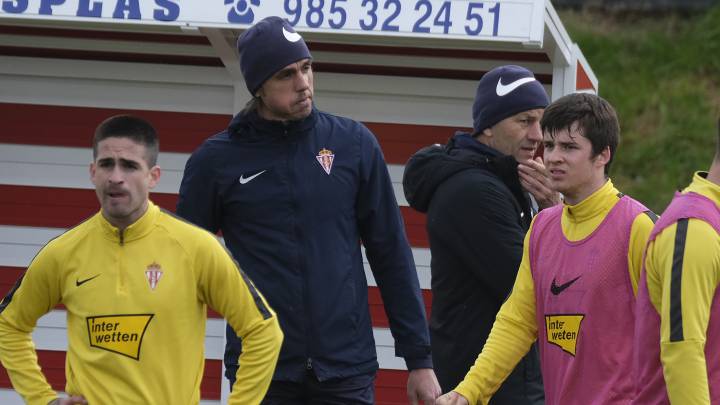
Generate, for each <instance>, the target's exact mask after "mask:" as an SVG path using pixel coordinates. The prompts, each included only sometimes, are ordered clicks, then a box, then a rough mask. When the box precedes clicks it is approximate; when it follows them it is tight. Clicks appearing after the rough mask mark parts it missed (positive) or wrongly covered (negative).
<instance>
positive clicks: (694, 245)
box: [645, 172, 720, 404]
mask: <svg viewBox="0 0 720 405" xmlns="http://www.w3.org/2000/svg"><path fill="white" fill-rule="evenodd" d="M706 176H707V173H700V172H698V173H695V176H694V177H693V181H692V183H691V184H690V186H688V187H687V188H686V189H685V190H683V193H687V192H694V193H697V194H700V195H702V196H704V197H707V198H708V199H710V200H711V201H713V202H714V203H715V204H716V205H717V206H719V207H720V186H718V185H717V184H715V183H712V182H710V181H708V180H707V179H706V178H705V177H706ZM677 230H678V227H677V222H676V223H674V224H672V225H670V226H668V227H667V228H665V229H664V230H662V231H661V232H660V233H659V234H658V235H657V236H656V237H655V239H654V240H653V241H652V242H650V243H649V244H648V248H647V256H646V260H645V269H646V270H645V271H646V275H647V287H648V294H649V297H650V302H651V304H652V305H653V307H655V310H657V312H658V313H659V314H660V325H661V326H660V358H661V360H662V364H663V374H664V376H665V381H666V385H667V392H668V396H669V397H670V402H671V403H673V404H676V403H677V404H709V403H710V402H711V398H710V387H709V383H708V364H707V363H706V342H707V337H708V336H707V332H708V329H709V328H708V325H709V323H710V315H711V309H712V304H713V299H714V298H715V295H716V294H717V291H718V287H719V286H720V235H718V233H717V232H716V231H715V229H714V228H713V227H712V225H710V224H708V223H707V222H705V221H703V220H700V219H696V218H690V219H689V220H688V222H687V233H686V234H685V235H684V236H685V237H684V238H677V237H676V234H677V232H676V231H677ZM676 287H677V289H676V290H675V291H674V292H673V288H676ZM673 294H674V296H672V295H673ZM673 307H674V308H673ZM671 308H673V309H676V311H675V312H676V317H673V316H672V313H673V311H671ZM678 315H679V316H678ZM678 323H679V324H678ZM676 326H677V327H679V330H681V331H682V338H681V339H677V338H675V339H673V338H671V333H672V330H673V329H674V328H676ZM651 343H653V342H648V344H651ZM654 344H657V342H655V343H654ZM714 399H715V398H714Z"/></svg>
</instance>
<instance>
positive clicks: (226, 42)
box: [200, 27, 250, 113]
mask: <svg viewBox="0 0 720 405" xmlns="http://www.w3.org/2000/svg"><path fill="white" fill-rule="evenodd" d="M200 32H201V33H202V34H203V35H205V36H206V37H207V39H208V40H209V41H210V45H212V47H213V49H214V50H215V52H217V56H218V57H219V58H220V60H221V61H222V63H223V65H225V69H226V70H227V71H228V74H229V75H230V78H231V79H232V84H233V90H234V91H233V94H234V96H233V113H237V112H239V111H240V110H242V109H243V107H245V104H246V103H247V102H248V100H249V99H250V95H249V94H248V91H247V89H246V88H245V80H244V79H243V76H242V72H241V71H240V61H239V59H238V54H237V50H236V48H235V46H234V45H233V44H234V43H235V40H236V39H237V38H229V37H227V36H226V35H225V34H226V33H227V32H232V31H228V30H222V29H218V28H204V27H201V28H200Z"/></svg>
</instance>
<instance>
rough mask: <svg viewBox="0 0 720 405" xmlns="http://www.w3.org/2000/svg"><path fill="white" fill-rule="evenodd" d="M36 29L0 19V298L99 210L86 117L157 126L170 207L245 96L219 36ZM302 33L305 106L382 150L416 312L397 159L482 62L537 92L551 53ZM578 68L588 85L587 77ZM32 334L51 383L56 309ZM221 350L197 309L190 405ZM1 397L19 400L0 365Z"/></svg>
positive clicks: (390, 393) (60, 337) (464, 117)
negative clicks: (526, 76)
mask: <svg viewBox="0 0 720 405" xmlns="http://www.w3.org/2000/svg"><path fill="white" fill-rule="evenodd" d="M553 12H554V11H553ZM1 24H4V25H1ZM39 24H40V23H37V22H32V21H21V22H17V23H13V22H8V21H2V22H0V123H1V124H0V290H1V291H0V294H2V295H4V293H5V292H6V291H8V290H9V289H10V288H11V287H12V285H13V284H14V282H15V280H16V279H17V278H18V277H19V276H20V275H21V274H22V272H23V271H24V270H25V268H26V267H27V265H28V264H29V263H30V261H31V260H32V258H33V257H34V255H35V254H36V253H37V251H38V250H39V249H40V248H41V247H42V246H43V245H44V244H45V243H46V242H47V241H48V240H50V239H51V238H53V237H54V236H56V235H58V234H60V233H62V232H64V230H66V229H68V228H70V227H72V226H74V225H75V224H77V223H78V222H80V221H82V220H83V219H85V218H87V217H89V216H90V215H92V214H93V213H94V212H96V211H97V210H98V208H99V205H98V203H97V200H96V198H95V195H94V192H93V190H92V184H91V183H90V180H89V174H88V166H89V163H90V161H91V160H92V151H91V148H90V144H91V139H92V134H93V132H94V129H95V127H96V126H97V124H98V123H100V122H101V121H102V120H104V119H105V118H107V117H109V116H111V115H114V114H118V113H132V114H135V115H138V116H141V117H144V118H146V119H148V120H149V121H150V122H152V123H153V125H154V126H155V127H156V128H157V129H158V131H159V134H160V144H161V154H160V158H159V164H160V166H161V168H162V169H163V176H162V179H161V181H160V184H159V186H158V187H157V188H156V190H155V191H156V192H154V193H153V194H152V195H151V198H152V199H153V200H154V201H155V202H156V203H157V204H159V205H160V206H162V207H164V208H166V209H168V210H170V211H174V209H175V203H176V200H177V192H178V188H179V183H180V180H181V178H182V171H183V168H184V165H185V161H186V160H187V158H188V156H189V154H190V153H191V152H192V151H193V150H194V149H195V148H196V147H197V146H198V145H199V144H200V143H201V142H202V141H203V140H204V139H205V138H206V137H208V136H209V135H211V134H214V133H216V132H218V131H220V130H222V129H223V128H225V126H226V125H227V123H228V122H229V120H230V118H231V116H232V114H233V113H235V112H236V110H238V106H239V105H242V104H243V103H244V101H245V100H246V99H247V98H248V95H247V94H246V93H244V92H243V91H244V90H243V89H242V86H237V85H236V86H233V77H232V76H233V69H232V63H233V61H232V56H231V55H229V54H227V53H226V54H224V55H223V50H222V48H223V46H220V47H218V44H217V41H220V42H225V45H227V44H228V43H232V40H233V38H231V37H230V36H226V37H223V36H222V35H220V34H218V33H217V32H215V33H214V34H213V33H210V34H208V35H207V36H203V35H200V34H202V32H198V31H192V32H187V33H177V32H175V33H173V34H169V33H167V32H163V31H160V30H155V31H148V30H150V29H151V28H148V27H144V28H142V27H141V28H137V27H132V28H130V27H126V26H124V27H123V26H117V27H115V26H113V27H110V26H108V27H104V26H92V27H87V26H82V25H80V24H77V23H76V24H75V25H69V24H70V23H53V24H52V25H50V24H49V23H48V24H45V25H39ZM142 30H145V31H142ZM213 35H214V36H213ZM218 35H220V36H219V37H218ZM223 35H227V34H223ZM308 39H309V42H310V49H311V52H312V53H313V56H314V67H315V90H316V91H315V100H316V104H317V106H318V107H319V108H320V109H323V110H326V111H328V112H331V113H335V114H339V115H344V116H348V117H351V118H354V119H357V120H360V121H362V122H364V123H365V124H366V125H367V126H368V127H369V128H370V129H371V130H372V131H373V132H374V133H375V134H376V136H377V138H378V140H379V142H380V145H381V146H382V149H383V152H384V154H385V158H386V161H387V163H388V168H389V171H390V175H391V177H392V180H393V183H394V186H395V187H394V190H395V195H396V198H397V201H398V205H399V206H400V210H401V212H402V215H403V218H404V220H405V228H406V232H407V235H408V238H409V240H410V242H411V245H412V249H413V254H414V257H415V262H416V264H417V272H418V277H419V279H420V286H421V287H422V289H423V295H424V298H425V303H426V307H427V309H428V314H429V310H430V301H431V294H430V251H429V249H428V241H427V235H426V233H425V218H424V216H423V215H421V214H419V213H417V212H415V211H413V210H412V209H410V208H409V207H408V206H407V201H406V200H405V198H404V196H403V193H402V185H401V180H402V173H403V167H404V163H405V162H406V161H407V159H408V158H409V157H410V155H411V154H412V153H413V152H415V151H416V150H418V149H419V148H421V147H423V146H426V145H428V144H431V143H444V142H445V141H446V140H447V139H448V138H449V137H450V136H451V135H452V134H453V133H454V132H455V130H456V129H459V128H467V127H469V126H471V123H472V120H471V112H470V110H471V105H472V100H473V96H474V92H475V86H476V83H477V80H478V79H479V78H480V77H481V76H482V75H483V74H484V73H485V72H486V71H487V70H489V69H491V68H492V67H495V66H498V65H502V64H508V63H514V64H521V65H524V66H526V67H528V68H530V69H531V70H533V71H534V72H535V74H536V76H537V77H538V79H539V80H540V81H541V82H543V83H544V84H545V85H546V88H547V89H548V91H551V90H552V91H556V90H557V89H560V90H562V89H563V88H564V87H562V86H563V84H562V83H560V82H559V81H558V80H555V79H554V77H556V76H557V72H558V67H557V66H554V63H553V61H552V60H551V59H556V58H557V57H556V56H553V58H550V57H549V56H548V55H549V54H552V53H553V52H551V51H548V50H545V51H543V50H539V49H535V50H526V49H523V48H521V47H511V49H505V50H503V49H502V47H500V46H497V45H494V46H493V47H492V48H490V49H484V50H483V49H445V48H438V47H436V48H432V49H431V48H419V47H410V46H398V45H397V44H395V45H393V46H387V45H382V44H381V43H378V41H375V42H374V43H343V42H329V41H327V40H320V39H316V38H312V36H311V35H308ZM226 50H227V48H226ZM555 65H556V64H555ZM565 76H567V75H565ZM590 76H591V79H594V76H592V74H591V72H590ZM563 80H565V79H563ZM583 83H584V82H583ZM591 84H592V83H591ZM594 86H595V88H596V87H597V81H596V80H595V83H594ZM239 88H240V90H239ZM554 98H556V97H554ZM366 275H367V279H368V284H369V286H370V287H369V297H370V298H369V302H368V305H369V307H370V311H371V314H372V319H373V330H374V334H375V338H376V343H377V351H378V361H379V363H380V368H381V370H380V372H379V374H378V378H377V382H376V387H377V403H378V404H403V403H406V401H407V400H406V395H405V382H406V379H407V371H406V369H405V364H404V361H403V360H402V359H401V358H397V357H395V355H394V348H393V339H392V337H391V335H390V332H389V329H388V322H387V319H386V316H385V313H384V309H383V306H382V300H381V298H380V295H379V292H378V290H377V287H376V283H375V280H374V278H373V277H372V273H371V271H370V269H369V267H367V266H366ZM33 338H34V340H35V342H36V347H37V350H38V354H39V359H40V363H41V366H42V367H43V370H44V372H45V374H46V376H47V377H48V379H49V381H50V383H51V384H52V386H53V388H54V389H56V390H59V391H62V390H63V389H64V382H65V377H64V361H65V351H66V349H67V338H66V336H65V311H64V308H63V307H58V308H56V309H54V310H53V311H52V312H50V313H49V314H47V315H46V316H44V317H43V318H41V319H40V321H39V323H38V326H37V328H36V330H35V332H34V334H33ZM223 348H224V322H223V320H222V319H219V318H218V316H217V314H215V313H213V312H212V311H210V318H209V320H208V322H207V332H206V341H205V350H206V357H207V360H206V368H205V377H204V379H203V382H202V399H203V404H221V403H223V400H224V396H225V395H226V394H225V393H224V390H226V389H227V388H226V386H227V384H226V383H225V388H223V382H222V381H223V378H222V364H221V363H222V355H223ZM0 403H2V404H20V403H22V401H21V400H20V398H19V396H18V395H17V394H16V393H15V392H14V391H13V390H12V387H11V385H10V382H9V380H8V378H7V375H6V374H5V372H4V370H3V369H2V368H0Z"/></svg>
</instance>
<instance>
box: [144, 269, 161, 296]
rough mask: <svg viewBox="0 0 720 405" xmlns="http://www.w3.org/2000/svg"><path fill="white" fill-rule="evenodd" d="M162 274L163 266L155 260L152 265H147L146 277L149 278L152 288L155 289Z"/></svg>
mask: <svg viewBox="0 0 720 405" xmlns="http://www.w3.org/2000/svg"><path fill="white" fill-rule="evenodd" d="M162 275H163V272H162V268H161V267H160V265H159V264H157V263H155V262H153V263H152V264H151V265H149V266H147V270H145V278H147V281H148V284H150V289H151V290H153V291H155V288H156V287H157V285H158V283H159V282H160V277H162Z"/></svg>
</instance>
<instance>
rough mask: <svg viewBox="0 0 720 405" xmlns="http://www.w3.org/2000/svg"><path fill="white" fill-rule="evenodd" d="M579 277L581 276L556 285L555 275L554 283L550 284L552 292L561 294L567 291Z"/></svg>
mask: <svg viewBox="0 0 720 405" xmlns="http://www.w3.org/2000/svg"><path fill="white" fill-rule="evenodd" d="M579 278H580V276H577V277H575V278H574V279H572V280H570V281H568V282H567V283H565V284H560V285H556V284H555V278H554V277H553V281H552V284H551V285H550V292H551V293H553V295H560V293H561V292H563V291H565V290H566V289H567V288H568V287H570V286H571V285H572V284H573V283H574V282H576V281H577V280H578V279H579Z"/></svg>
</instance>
